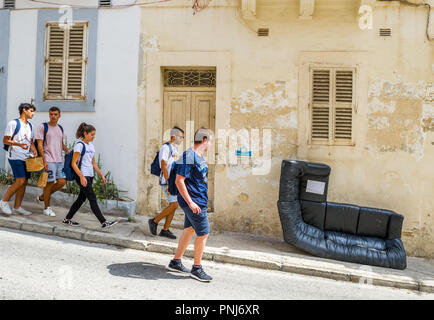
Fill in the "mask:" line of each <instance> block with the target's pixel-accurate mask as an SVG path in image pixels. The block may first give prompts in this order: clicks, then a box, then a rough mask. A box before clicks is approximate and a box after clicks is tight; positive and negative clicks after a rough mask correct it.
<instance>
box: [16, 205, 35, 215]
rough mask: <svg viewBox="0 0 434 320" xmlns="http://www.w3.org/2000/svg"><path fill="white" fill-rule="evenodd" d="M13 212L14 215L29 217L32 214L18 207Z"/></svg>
mask: <svg viewBox="0 0 434 320" xmlns="http://www.w3.org/2000/svg"><path fill="white" fill-rule="evenodd" d="M14 211H15V212H16V213H19V214H22V215H23V216H29V215H31V214H32V213H31V212H30V211H28V210H26V209H24V208H23V207H19V208H18V209H14Z"/></svg>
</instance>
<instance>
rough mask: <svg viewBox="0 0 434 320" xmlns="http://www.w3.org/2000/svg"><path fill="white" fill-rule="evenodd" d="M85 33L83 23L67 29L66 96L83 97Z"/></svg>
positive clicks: (70, 97) (68, 97)
mask: <svg viewBox="0 0 434 320" xmlns="http://www.w3.org/2000/svg"><path fill="white" fill-rule="evenodd" d="M85 34H86V26H85V25H84V24H79V25H74V26H72V27H71V29H70V30H69V39H68V60H67V79H66V98H67V99H84V78H85V77H84V71H85V70H86V65H85V64H86V62H87V59H86V57H85V47H86V43H85Z"/></svg>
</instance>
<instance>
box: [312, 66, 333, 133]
mask: <svg viewBox="0 0 434 320" xmlns="http://www.w3.org/2000/svg"><path fill="white" fill-rule="evenodd" d="M330 92H331V90H330V70H313V72H312V104H311V105H312V123H311V124H312V128H311V129H312V132H311V133H312V135H311V136H312V140H326V141H328V140H329V120H330Z"/></svg>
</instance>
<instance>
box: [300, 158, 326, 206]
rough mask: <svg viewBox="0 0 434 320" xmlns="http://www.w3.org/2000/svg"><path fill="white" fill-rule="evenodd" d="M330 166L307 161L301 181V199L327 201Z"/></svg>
mask: <svg viewBox="0 0 434 320" xmlns="http://www.w3.org/2000/svg"><path fill="white" fill-rule="evenodd" d="M330 170H331V169H330V167H329V166H328V165H325V164H319V163H305V164H304V166H303V175H302V177H301V179H300V180H301V181H300V199H301V200H307V201H316V202H326V201H327V189H328V181H329V176H330Z"/></svg>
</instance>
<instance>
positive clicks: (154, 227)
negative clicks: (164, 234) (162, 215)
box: [148, 218, 158, 236]
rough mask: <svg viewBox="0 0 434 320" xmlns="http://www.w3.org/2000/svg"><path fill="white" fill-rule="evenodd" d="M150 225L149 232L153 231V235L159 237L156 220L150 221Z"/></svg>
mask: <svg viewBox="0 0 434 320" xmlns="http://www.w3.org/2000/svg"><path fill="white" fill-rule="evenodd" d="M148 224H149V230H150V231H151V233H152V234H153V235H154V236H156V235H157V226H158V223H155V222H154V219H153V218H152V219H149V220H148Z"/></svg>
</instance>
